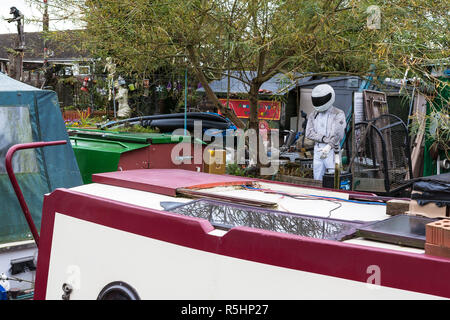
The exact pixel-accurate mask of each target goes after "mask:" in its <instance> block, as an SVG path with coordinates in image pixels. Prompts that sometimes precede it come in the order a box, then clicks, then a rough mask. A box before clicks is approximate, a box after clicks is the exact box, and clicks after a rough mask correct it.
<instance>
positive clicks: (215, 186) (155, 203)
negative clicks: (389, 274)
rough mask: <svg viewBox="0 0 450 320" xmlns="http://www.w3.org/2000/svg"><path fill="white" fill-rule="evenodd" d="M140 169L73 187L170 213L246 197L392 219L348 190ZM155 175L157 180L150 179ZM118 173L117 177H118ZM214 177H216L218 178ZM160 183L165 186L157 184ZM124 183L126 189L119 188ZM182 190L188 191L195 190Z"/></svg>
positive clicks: (343, 217) (303, 210)
mask: <svg viewBox="0 0 450 320" xmlns="http://www.w3.org/2000/svg"><path fill="white" fill-rule="evenodd" d="M152 171H154V172H152ZM175 171H177V170H175ZM125 173H126V174H125ZM142 173H143V172H142V170H134V172H131V174H130V172H122V173H114V174H107V175H108V176H107V178H106V179H105V174H100V175H99V176H100V177H95V176H94V180H95V181H101V182H102V183H92V184H87V185H82V186H79V187H76V188H72V189H71V190H73V191H77V192H81V193H84V194H89V195H93V196H96V197H101V198H105V199H109V200H114V201H119V202H123V203H127V204H133V205H137V206H141V207H145V208H149V209H156V210H161V211H171V210H169V209H167V208H168V207H170V206H177V205H178V206H180V205H182V204H187V203H190V202H192V201H193V200H194V199H193V197H194V198H203V199H204V198H205V197H206V198H207V199H215V200H217V201H222V200H224V199H225V200H226V201H225V202H223V203H229V204H230V206H232V205H234V204H236V203H240V204H242V203H244V204H245V201H248V202H249V203H251V204H252V205H251V206H252V207H253V205H254V204H258V203H259V202H260V204H261V207H266V206H267V205H272V207H271V208H270V210H271V211H272V212H275V211H277V212H281V213H286V214H290V215H304V216H308V217H317V218H318V219H322V220H326V219H336V220H340V221H343V222H344V223H345V222H348V223H349V224H351V223H353V222H358V223H370V222H375V221H381V220H384V219H388V218H390V216H389V215H387V214H386V206H385V204H384V203H381V202H379V203H377V202H368V201H356V200H350V199H349V194H348V193H345V192H335V191H331V190H326V189H318V188H308V187H301V186H293V185H286V184H278V183H272V182H266V181H260V180H251V179H250V180H249V179H243V178H238V177H230V176H216V175H209V176H208V179H206V180H203V181H206V183H205V182H202V180H201V179H200V180H199V176H203V175H204V174H199V173H195V172H178V173H176V176H177V177H179V178H180V177H182V178H180V179H178V180H176V181H174V182H171V181H172V179H171V177H170V176H169V175H168V174H169V172H168V171H167V172H165V171H164V170H147V171H146V172H145V176H142ZM180 173H181V175H180ZM152 174H153V177H154V179H156V180H154V179H153V180H152V178H151V176H152ZM190 175H197V176H196V177H197V178H196V179H189V176H190ZM115 177H119V178H118V179H115ZM216 177H217V179H214V178H216ZM124 181H125V183H124ZM161 181H162V182H163V183H162V185H163V186H164V187H163V188H161V186H160V185H158V183H159V182H161ZM120 184H124V185H125V186H126V187H122V186H119V185H120ZM177 190H179V191H180V192H177ZM183 190H189V191H190V192H192V194H190V193H189V192H187V193H186V192H183ZM152 191H153V192H152ZM200 195H201V196H200ZM234 199H235V201H234ZM227 232H228V230H227V229H224V228H218V227H215V229H214V231H212V232H210V234H214V235H217V236H223V235H225V234H226V233H227ZM343 242H345V243H349V244H352V245H358V246H369V247H376V248H385V249H391V250H397V251H404V252H413V253H420V254H423V253H424V250H423V249H421V248H411V247H408V246H401V245H396V244H389V243H383V242H379V241H373V240H369V239H365V238H362V237H354V238H352V239H345V240H343Z"/></svg>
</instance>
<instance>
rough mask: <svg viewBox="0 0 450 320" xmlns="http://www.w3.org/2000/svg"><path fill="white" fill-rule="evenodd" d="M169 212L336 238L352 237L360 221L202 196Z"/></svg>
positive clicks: (224, 224) (221, 224)
mask: <svg viewBox="0 0 450 320" xmlns="http://www.w3.org/2000/svg"><path fill="white" fill-rule="evenodd" d="M169 211H171V212H174V213H179V214H182V215H185V216H190V217H197V218H202V219H206V220H208V221H209V222H210V223H211V224H212V225H213V226H214V227H216V228H218V229H224V230H229V229H231V228H233V227H238V226H244V227H251V228H257V229H264V230H268V231H275V232H282V233H289V234H295V235H299V236H305V237H311V238H318V239H327V240H337V241H342V240H345V239H348V238H351V237H353V235H354V234H355V233H356V230H357V228H358V227H361V226H363V224H364V223H363V222H355V221H352V222H349V221H343V220H338V219H330V218H320V217H313V216H307V215H301V214H294V213H286V212H282V211H276V210H270V209H265V208H256V207H251V206H245V205H238V204H230V203H227V202H221V201H215V200H206V199H201V200H195V201H192V202H189V203H185V204H180V205H179V206H174V207H170V208H169Z"/></svg>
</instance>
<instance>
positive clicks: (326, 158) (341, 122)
mask: <svg viewBox="0 0 450 320" xmlns="http://www.w3.org/2000/svg"><path fill="white" fill-rule="evenodd" d="M311 99H312V103H313V106H314V111H313V112H312V113H311V114H310V115H309V117H308V124H307V126H306V138H308V139H310V140H313V141H314V142H315V144H314V162H313V166H314V180H322V178H323V175H324V174H325V172H326V169H330V168H333V169H334V156H335V155H334V154H335V151H338V150H339V147H340V143H341V140H342V139H343V137H344V133H345V127H346V125H347V123H346V120H345V114H344V112H343V111H342V110H340V109H338V108H336V107H334V106H333V103H334V101H335V92H334V89H333V87H331V86H330V85H328V84H321V85H318V86H317V87H315V88H314V89H313V91H312V93H311Z"/></svg>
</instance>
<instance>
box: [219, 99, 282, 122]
mask: <svg viewBox="0 0 450 320" xmlns="http://www.w3.org/2000/svg"><path fill="white" fill-rule="evenodd" d="M219 101H220V102H221V103H222V104H223V105H224V106H226V105H227V99H219ZM229 102H230V107H231V108H233V110H234V113H236V115H237V117H238V118H245V119H247V118H250V101H248V100H236V99H230V100H229ZM258 105H259V108H258V118H259V119H264V120H280V115H281V102H280V101H258Z"/></svg>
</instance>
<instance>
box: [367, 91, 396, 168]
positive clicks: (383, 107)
mask: <svg viewBox="0 0 450 320" xmlns="http://www.w3.org/2000/svg"><path fill="white" fill-rule="evenodd" d="M363 99H364V114H365V117H366V120H367V121H368V120H373V119H376V118H378V117H379V116H381V115H383V114H389V108H388V104H387V98H386V94H385V93H384V92H379V91H372V90H364V91H363ZM387 125H389V119H388V118H386V119H381V120H380V121H378V122H377V127H378V128H382V127H385V126H387ZM382 133H383V138H384V139H385V142H386V155H387V161H388V165H389V167H391V164H392V163H393V158H394V157H393V153H392V140H391V130H390V129H386V130H383V132H382ZM373 138H375V134H374V137H373ZM375 152H376V155H377V160H378V161H379V162H380V163H381V161H382V159H383V149H382V144H381V141H379V140H378V139H375ZM386 169H387V168H386Z"/></svg>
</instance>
